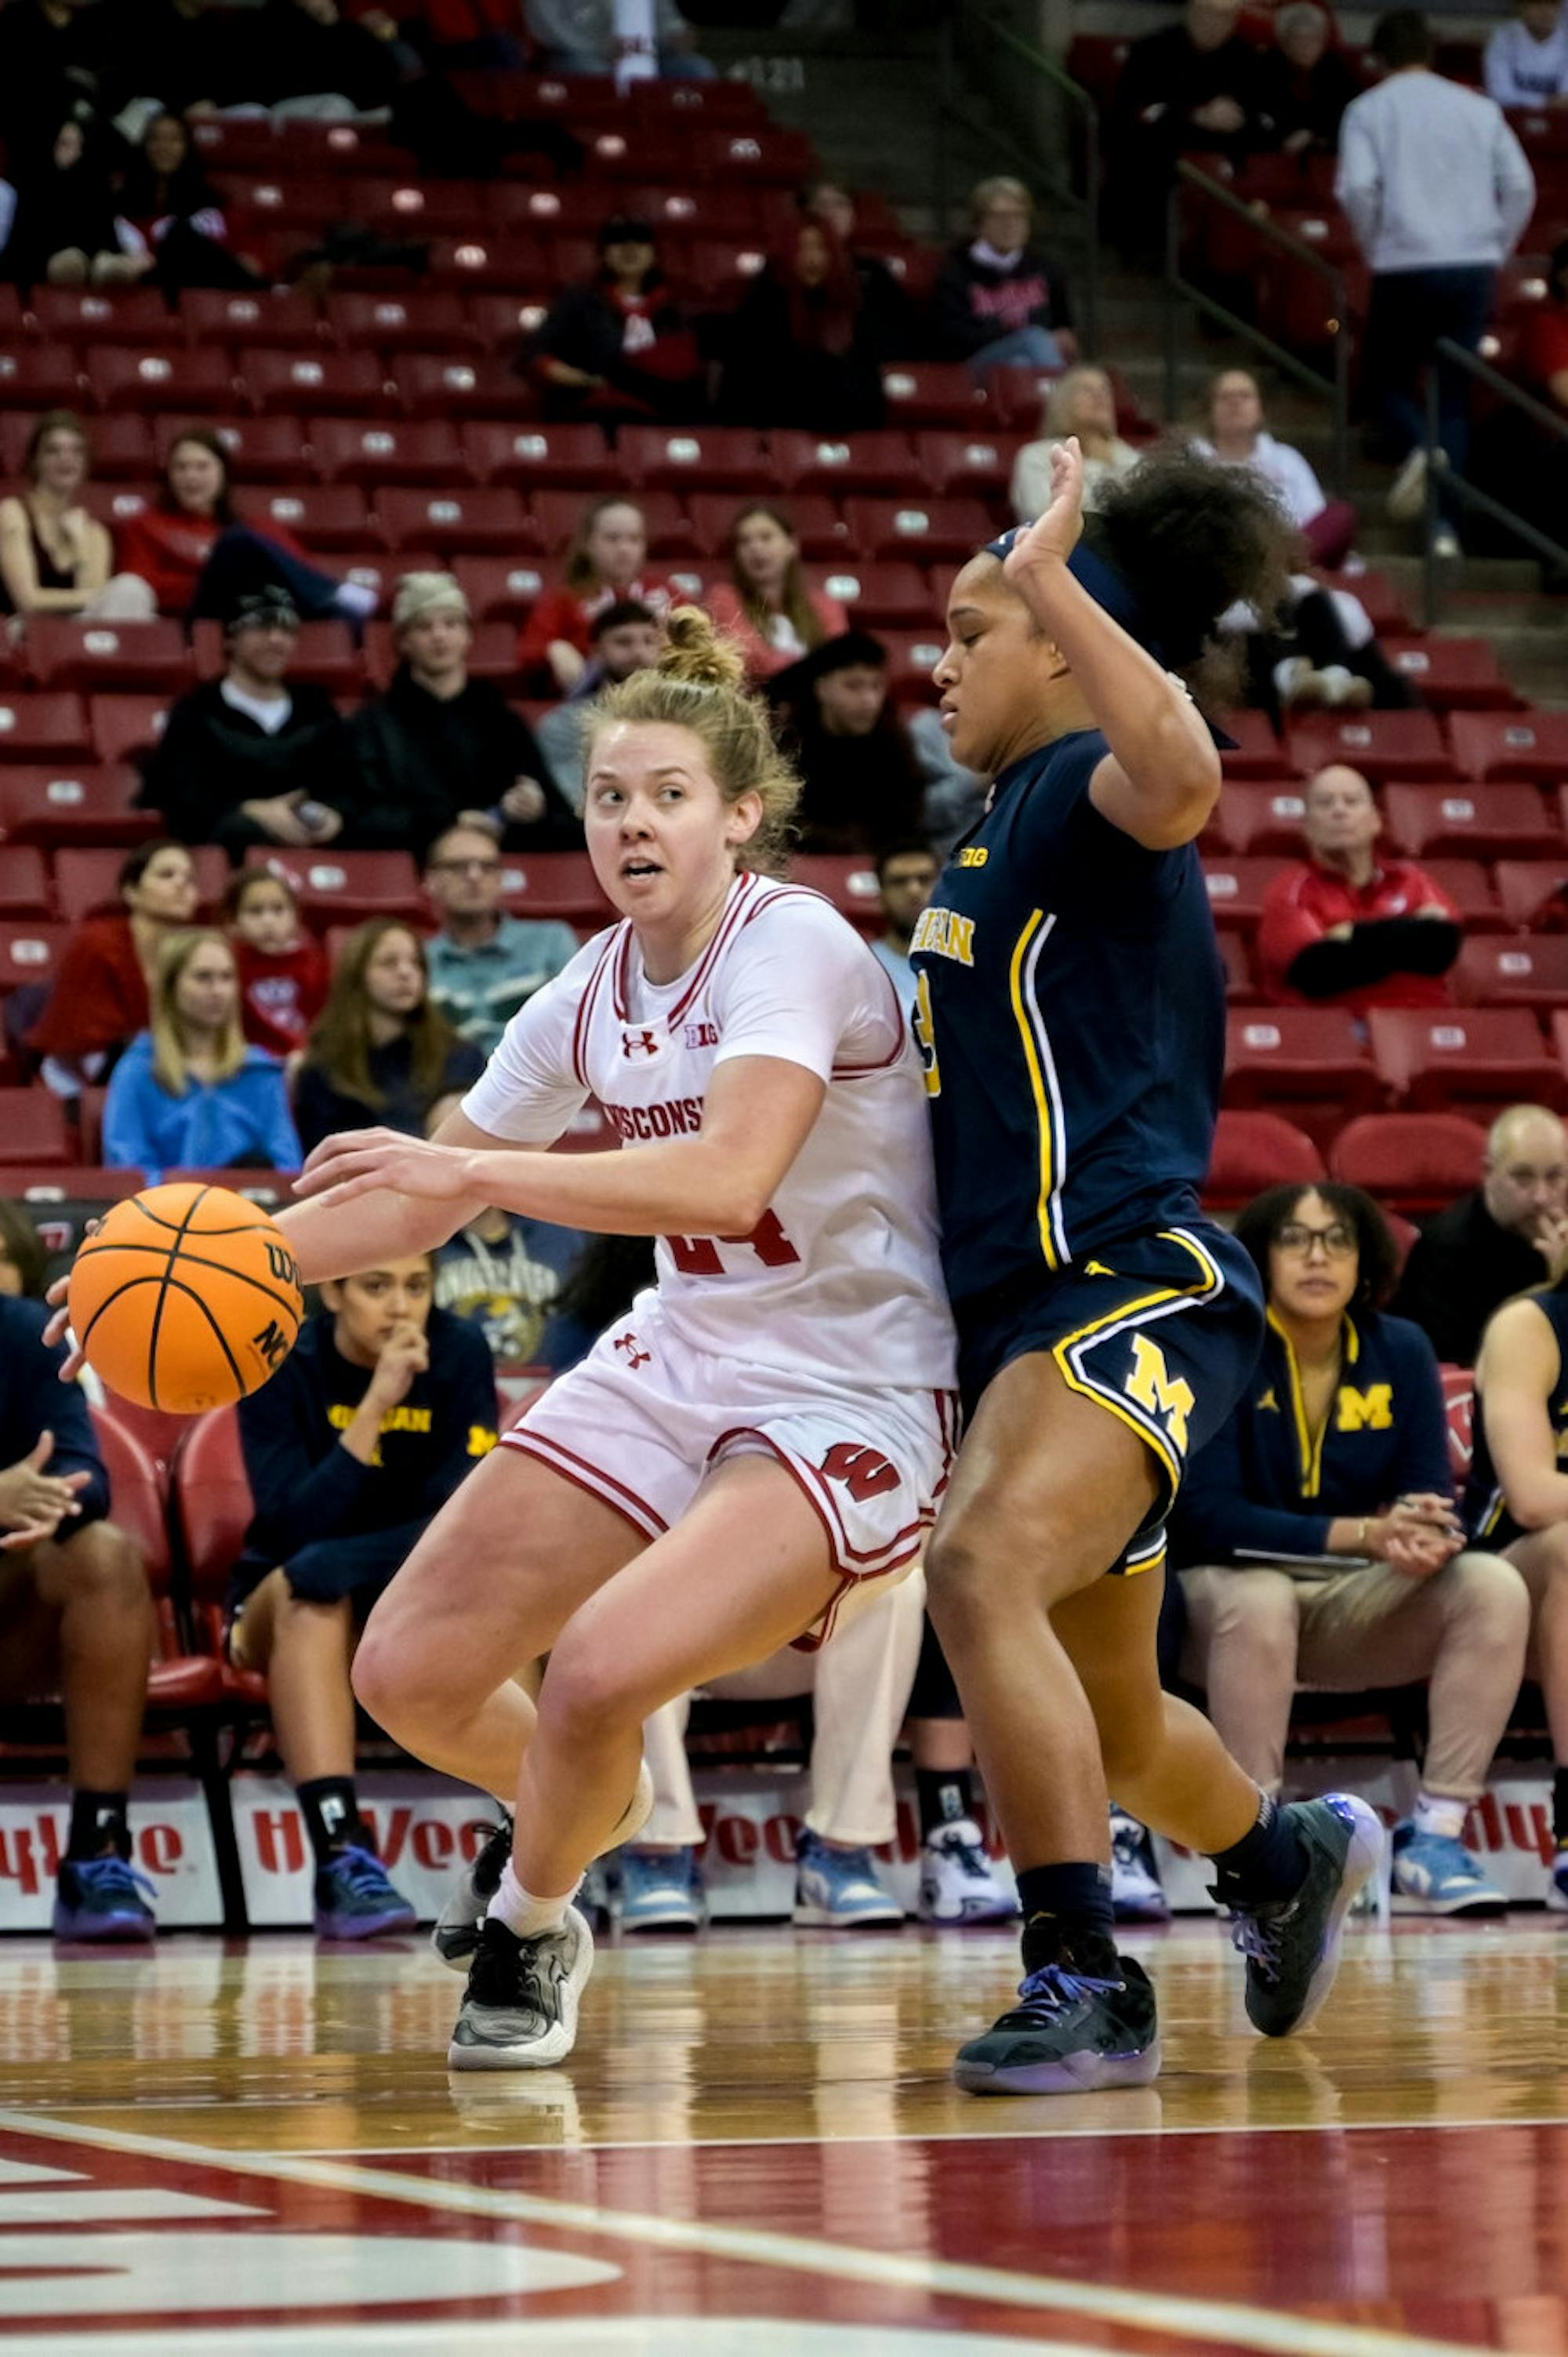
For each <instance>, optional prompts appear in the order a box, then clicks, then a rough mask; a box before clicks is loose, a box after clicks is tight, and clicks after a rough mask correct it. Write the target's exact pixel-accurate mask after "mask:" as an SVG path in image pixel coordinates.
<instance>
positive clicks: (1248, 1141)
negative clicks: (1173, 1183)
mask: <svg viewBox="0 0 1568 2357" xmlns="http://www.w3.org/2000/svg"><path fill="white" fill-rule="evenodd" d="M1324 1175H1325V1174H1324V1168H1323V1157H1322V1155H1321V1154H1320V1153H1319V1152H1318V1150H1317V1148H1316V1146H1315V1145H1314V1144H1313V1142H1312V1140H1311V1138H1310V1137H1308V1135H1307V1134H1306V1132H1305V1130H1304V1129H1298V1128H1297V1127H1296V1125H1295V1124H1294V1122H1291V1121H1286V1120H1285V1118H1284V1116H1283V1114H1277V1113H1261V1112H1256V1111H1252V1110H1250V1109H1249V1110H1245V1111H1243V1110H1242V1109H1240V1108H1239V1107H1236V1106H1231V1105H1227V1106H1225V1107H1223V1108H1222V1110H1221V1112H1220V1114H1219V1120H1218V1122H1217V1123H1216V1124H1215V1127H1214V1152H1213V1154H1212V1156H1211V1157H1210V1159H1209V1164H1208V1181H1207V1183H1206V1185H1205V1187H1204V1189H1203V1200H1204V1202H1205V1203H1206V1204H1207V1205H1208V1208H1209V1209H1210V1210H1212V1211H1239V1210H1240V1207H1241V1205H1242V1204H1243V1203H1250V1202H1251V1200H1252V1197H1253V1196H1254V1195H1261V1194H1262V1191H1263V1189H1265V1187H1277V1186H1280V1185H1282V1184H1283V1182H1284V1180H1285V1179H1298V1180H1299V1181H1300V1182H1301V1184H1302V1185H1303V1186H1304V1187H1305V1186H1310V1185H1311V1184H1312V1182H1313V1180H1314V1179H1321V1178H1322V1177H1323V1176H1324Z"/></svg>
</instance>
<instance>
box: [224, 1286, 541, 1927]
mask: <svg viewBox="0 0 1568 2357" xmlns="http://www.w3.org/2000/svg"><path fill="white" fill-rule="evenodd" d="M434 1290H435V1270H434V1265H433V1262H432V1259H431V1256H430V1255H429V1254H424V1253H421V1254H415V1255H413V1256H411V1257H410V1258H408V1259H406V1260H395V1261H392V1262H391V1263H389V1264H388V1265H386V1266H384V1267H381V1268H373V1269H367V1270H366V1271H365V1273H364V1274H363V1275H360V1276H349V1277H345V1278H344V1279H343V1280H342V1281H341V1282H340V1283H338V1284H335V1285H324V1286H322V1288H321V1297H322V1300H323V1302H324V1304H325V1307H324V1308H322V1309H320V1310H319V1311H317V1314H316V1315H315V1316H314V1317H312V1318H307V1319H306V1323H305V1326H304V1327H303V1329H301V1332H300V1337H299V1340H298V1341H297V1342H296V1343H295V1347H294V1349H293V1351H291V1352H290V1353H289V1356H288V1359H287V1361H285V1364H284V1366H283V1367H281V1368H280V1369H279V1371H278V1372H277V1374H276V1375H275V1376H274V1378H273V1380H272V1382H271V1383H266V1384H263V1388H262V1389H261V1390H260V1391H259V1392H253V1393H252V1394H251V1396H250V1398H249V1399H245V1400H242V1402H241V1403H240V1410H239V1415H240V1438H241V1443H242V1447H243V1449H244V1454H245V1469H246V1472H247V1473H248V1474H249V1476H250V1482H251V1494H252V1497H253V1499H254V1500H255V1503H256V1513H255V1519H254V1520H253V1522H252V1524H251V1527H250V1530H249V1531H248V1533H247V1534H246V1538H245V1551H244V1553H243V1555H242V1556H241V1559H240V1561H239V1563H238V1564H237V1565H236V1566H235V1567H234V1574H233V1579H232V1583H231V1614H232V1619H231V1626H230V1635H229V1650H230V1653H231V1658H232V1660H233V1661H234V1663H236V1665H237V1666H239V1667H241V1668H243V1669H250V1670H262V1671H264V1672H265V1673H266V1678H267V1699H268V1703H269V1706H270V1707H271V1711H272V1719H273V1727H274V1731H275V1734H276V1737H277V1744H278V1749H279V1751H280V1753H281V1754H282V1757H283V1763H284V1768H285V1772H286V1774H287V1775H288V1776H289V1778H290V1779H291V1780H292V1781H293V1783H294V1786H295V1792H296V1794H297V1796H298V1800H299V1806H300V1812H301V1814H302V1815H303V1816H304V1819H305V1824H306V1833H307V1834H308V1835H309V1837H310V1846H311V1851H312V1855H313V1857H314V1858H315V1861H316V1889H315V1902H316V1905H315V1911H316V1930H317V1935H318V1937H320V1938H322V1939H325V1940H368V1939H373V1938H375V1937H377V1936H378V1935H379V1934H381V1933H385V1932H408V1931H412V1930H413V1923H414V1912H413V1908H412V1907H411V1906H410V1905H409V1903H408V1901H407V1900H406V1899H404V1898H403V1894H402V1893H401V1892H400V1891H398V1890H397V1889H394V1888H393V1886H392V1881H391V1879H390V1878H389V1877H388V1874H387V1871H386V1868H385V1867H384V1866H383V1865H382V1864H381V1859H380V1858H379V1857H377V1855H376V1848H375V1842H374V1839H373V1837H372V1836H371V1832H370V1829H369V1827H368V1826H367V1825H366V1824H365V1822H364V1820H363V1818H362V1817H361V1816H360V1808H359V1800H358V1796H357V1794H356V1792H355V1789H354V1696H353V1693H352V1690H351V1688H350V1686H349V1663H350V1661H351V1660H352V1658H353V1653H354V1648H355V1644H356V1642H357V1641H358V1634H359V1631H360V1628H361V1627H362V1626H363V1624H364V1620H365V1617H366V1615H367V1614H368V1613H369V1611H370V1609H371V1605H372V1604H373V1603H374V1602H375V1600H376V1598H377V1597H378V1596H379V1595H380V1594H381V1590H382V1588H384V1587H386V1585H387V1583H388V1582H389V1580H391V1579H392V1576H393V1575H394V1573H395V1572H397V1571H398V1569H399V1568H400V1567H401V1566H402V1565H403V1562H404V1561H405V1560H406V1558H407V1556H408V1555H410V1554H411V1553H412V1552H413V1548H414V1546H415V1545H416V1544H418V1541H419V1539H420V1538H421V1536H422V1535H423V1534H424V1530H425V1528H426V1526H427V1524H428V1523H430V1522H431V1520H432V1519H433V1517H434V1516H435V1513H436V1512H438V1511H439V1509H440V1508H441V1507H442V1506H443V1505H444V1504H445V1503H446V1500H447V1499H448V1498H449V1497H450V1496H451V1494H452V1492H453V1491H454V1490H456V1487H457V1484H458V1483H459V1482H460V1481H461V1480H462V1479H463V1477H464V1475H465V1474H466V1473H467V1471H468V1470H469V1469H470V1467H472V1466H473V1465H474V1464H475V1463H477V1462H478V1459H479V1458H481V1457H483V1456H484V1455H485V1454H486V1453H487V1452H488V1450H489V1449H490V1448H492V1447H493V1446H494V1444H495V1437H496V1422H497V1418H496V1388H495V1376H494V1374H493V1372H492V1371H491V1365H490V1355H489V1351H487V1350H486V1348H485V1345H484V1340H483V1338H482V1337H481V1336H480V1335H479V1334H478V1333H476V1332H475V1331H473V1330H472V1329H470V1328H468V1327H466V1326H465V1325H463V1324H462V1322H461V1321H460V1320H459V1319H457V1318H450V1317H448V1316H447V1315H446V1312H445V1311H444V1310H440V1309H436V1308H433V1306H432V1305H433V1300H434Z"/></svg>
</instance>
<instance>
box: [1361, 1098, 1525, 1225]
mask: <svg viewBox="0 0 1568 2357" xmlns="http://www.w3.org/2000/svg"><path fill="white" fill-rule="evenodd" d="M1486 1154H1487V1133H1486V1131H1485V1130H1484V1129H1482V1128H1481V1127H1480V1126H1479V1125H1478V1124H1477V1123H1476V1122H1473V1121H1467V1120H1466V1118H1465V1116H1464V1115H1463V1114H1456V1113H1379V1114H1363V1115H1362V1116H1361V1118H1360V1119H1359V1120H1358V1121H1352V1122H1348V1123H1347V1124H1346V1125H1345V1127H1344V1128H1343V1129H1342V1130H1341V1131H1340V1132H1339V1135H1338V1136H1337V1138H1336V1139H1335V1140H1334V1143H1333V1145H1332V1146H1331V1147H1330V1148H1329V1153H1328V1168H1329V1171H1330V1173H1331V1175H1332V1176H1333V1177H1334V1178H1336V1179H1343V1180H1344V1182H1345V1184H1346V1185H1347V1186H1348V1187H1364V1188H1365V1189H1367V1192H1368V1193H1369V1195H1376V1196H1378V1197H1379V1198H1380V1200H1382V1201H1384V1202H1391V1203H1397V1204H1398V1206H1399V1208H1400V1210H1401V1211H1442V1210H1444V1208H1445V1207H1446V1206H1447V1205H1448V1204H1449V1203H1452V1202H1454V1201H1455V1199H1456V1198H1457V1197H1458V1196H1460V1195H1465V1194H1468V1192H1469V1190H1470V1189H1471V1188H1472V1187H1478V1186H1479V1185H1480V1183H1481V1168H1482V1165H1483V1163H1484V1162H1485V1160H1486Z"/></svg>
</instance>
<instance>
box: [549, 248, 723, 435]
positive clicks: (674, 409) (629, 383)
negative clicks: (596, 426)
mask: <svg viewBox="0 0 1568 2357" xmlns="http://www.w3.org/2000/svg"><path fill="white" fill-rule="evenodd" d="M598 248H599V268H598V273H597V275H596V277H594V278H591V279H589V280H587V281H586V282H585V284H583V285H576V286H567V287H564V288H563V290H562V292H561V293H560V294H559V295H558V296H556V298H555V300H554V302H553V304H552V305H551V307H550V310H549V313H548V316H547V317H546V318H545V320H544V323H543V325H542V327H540V328H536V329H535V330H534V332H533V334H532V336H531V337H530V338H529V339H528V340H527V342H526V343H525V344H524V346H523V348H522V352H521V355H520V360H521V364H522V365H523V366H524V367H526V368H527V369H529V371H531V372H532V375H533V376H534V377H536V378H537V379H538V381H539V383H540V384H541V386H542V389H543V393H544V414H545V415H546V416H547V417H558V418H573V417H606V418H607V417H621V418H629V419H636V418H639V417H656V418H661V419H663V420H664V421H665V422H666V423H668V424H671V425H691V424H692V423H693V421H695V420H696V419H698V418H701V417H703V416H704V415H705V414H706V411H707V397H706V381H705V376H704V371H703V358H702V353H701V351H700V350H699V348H698V344H697V339H696V336H695V334H694V332H693V328H692V323H691V321H690V319H689V318H688V317H687V315H686V313H685V311H684V310H683V309H682V307H681V305H680V304H679V303H678V302H677V300H676V299H675V296H674V294H673V292H672V290H671V286H670V283H669V281H668V279H667V278H666V277H665V275H664V273H663V271H662V269H661V268H660V263H659V249H658V246H657V244H656V243H655V242H654V234H653V228H652V224H651V223H650V221H644V220H643V219H642V218H641V217H640V215H633V214H629V213H617V214H615V215H614V216H613V217H612V219H610V220H609V221H604V222H602V223H601V224H600V228H599V235H598Z"/></svg>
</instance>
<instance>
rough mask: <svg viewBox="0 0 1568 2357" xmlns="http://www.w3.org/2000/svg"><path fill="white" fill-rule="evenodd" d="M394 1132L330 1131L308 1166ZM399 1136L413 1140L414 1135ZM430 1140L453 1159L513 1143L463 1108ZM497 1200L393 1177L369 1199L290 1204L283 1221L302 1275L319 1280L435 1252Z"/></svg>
mask: <svg viewBox="0 0 1568 2357" xmlns="http://www.w3.org/2000/svg"><path fill="white" fill-rule="evenodd" d="M392 1135H394V1133H393V1132H392V1131H390V1130H384V1129H369V1130H366V1129H350V1130H344V1131H342V1132H341V1133H340V1134H339V1135H338V1136H336V1137H331V1138H328V1141H327V1144H326V1146H317V1149H316V1153H315V1154H313V1155H312V1156H311V1157H310V1160H309V1161H308V1162H307V1163H306V1169H307V1170H308V1169H309V1168H311V1167H312V1165H313V1164H314V1163H315V1162H316V1161H317V1157H318V1156H320V1155H322V1154H324V1153H327V1152H328V1151H330V1150H331V1149H333V1148H338V1149H341V1148H343V1147H348V1146H355V1145H358V1144H360V1143H362V1142H363V1141H365V1140H366V1139H369V1138H381V1137H390V1136H392ZM400 1142H401V1143H402V1144H403V1145H405V1146H406V1145H409V1144H411V1143H413V1141H412V1140H410V1139H408V1138H403V1139H402V1140H401V1141H400ZM431 1143H432V1145H433V1146H440V1147H441V1149H442V1151H443V1153H446V1154H450V1155H451V1156H452V1157H454V1159H456V1157H457V1156H459V1155H461V1154H469V1153H484V1152H487V1151H488V1152H493V1153H496V1154H500V1153H503V1152H505V1151H506V1150H507V1149H506V1146H505V1141H504V1140H503V1139H501V1138H499V1137H492V1136H491V1135H489V1132H488V1131H486V1130H482V1129H480V1128H478V1126H477V1125H475V1124H474V1123H473V1122H471V1121H470V1120H469V1119H468V1116H467V1114H466V1113H464V1112H462V1111H461V1110H460V1109H458V1108H454V1110H453V1111H452V1112H451V1113H449V1114H447V1116H446V1120H445V1121H444V1122H443V1123H442V1125H441V1126H440V1128H439V1129H438V1130H437V1131H436V1133H435V1137H434V1138H433V1139H432V1141H431ZM302 1191H303V1189H302ZM491 1200H492V1199H491V1198H490V1197H489V1196H488V1195H481V1194H472V1195H469V1194H464V1193H462V1192H460V1191H459V1192H457V1193H455V1194H453V1195H450V1196H446V1197H441V1198H433V1197H431V1196H429V1195H405V1194H402V1193H399V1192H398V1191H397V1190H396V1189H395V1188H394V1187H392V1185H390V1184H388V1185H387V1186H386V1187H385V1188H384V1189H383V1191H381V1193H379V1194H377V1195H376V1196H375V1197H374V1198H373V1199H372V1200H371V1201H369V1202H363V1201H356V1202H354V1203H353V1204H352V1205H350V1204H349V1202H348V1201H347V1200H345V1201H342V1202H330V1203H328V1202H323V1201H321V1200H311V1201H309V1202H298V1203H290V1204H289V1205H288V1206H287V1208H286V1209H285V1210H284V1211H280V1212H278V1214H277V1223H278V1225H279V1227H280V1228H281V1229H282V1230H283V1232H284V1233H285V1236H286V1237H287V1238H288V1241H289V1243H290V1245H291V1246H292V1247H293V1251H294V1255H295V1259H296V1260H297V1261H298V1263H299V1273H300V1277H301V1280H302V1282H303V1283H305V1284H306V1285H319V1284H321V1282H322V1281H323V1279H324V1278H327V1277H337V1276H354V1275H358V1274H359V1273H360V1271H361V1270H363V1269H367V1268H384V1267H385V1266H386V1265H387V1263H388V1261H392V1260H405V1259H407V1258H408V1257H409V1255H410V1254H413V1253H423V1252H434V1251H435V1249H436V1247H437V1246H438V1245H440V1244H444V1243H446V1240H447V1238H448V1237H449V1236H455V1235H456V1232H457V1231H458V1229H459V1228H464V1227H467V1224H468V1222H469V1221H470V1220H476V1219H478V1215H479V1213H480V1212H481V1211H488V1210H489V1206H490V1202H491Z"/></svg>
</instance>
